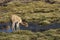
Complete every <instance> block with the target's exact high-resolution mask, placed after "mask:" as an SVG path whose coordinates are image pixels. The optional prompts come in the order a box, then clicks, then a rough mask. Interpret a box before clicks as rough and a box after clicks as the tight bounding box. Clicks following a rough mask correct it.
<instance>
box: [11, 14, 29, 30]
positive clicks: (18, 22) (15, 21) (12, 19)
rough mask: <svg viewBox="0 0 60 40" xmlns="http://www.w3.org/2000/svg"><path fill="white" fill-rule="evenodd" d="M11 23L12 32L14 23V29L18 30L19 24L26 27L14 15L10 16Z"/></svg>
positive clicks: (25, 24) (19, 18)
mask: <svg viewBox="0 0 60 40" xmlns="http://www.w3.org/2000/svg"><path fill="white" fill-rule="evenodd" d="M11 21H12V30H15V23H17V24H16V29H19V24H22V25H24V26H28V24H27V23H24V22H22V19H21V17H19V16H17V15H15V14H14V15H11Z"/></svg>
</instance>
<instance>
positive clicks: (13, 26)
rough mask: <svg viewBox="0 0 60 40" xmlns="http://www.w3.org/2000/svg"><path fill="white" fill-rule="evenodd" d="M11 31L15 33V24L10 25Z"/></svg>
mask: <svg viewBox="0 0 60 40" xmlns="http://www.w3.org/2000/svg"><path fill="white" fill-rule="evenodd" d="M12 30H13V31H15V22H13V23H12Z"/></svg>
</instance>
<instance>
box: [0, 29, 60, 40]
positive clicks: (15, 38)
mask: <svg viewBox="0 0 60 40" xmlns="http://www.w3.org/2000/svg"><path fill="white" fill-rule="evenodd" d="M59 30H60V29H51V30H48V31H44V32H31V31H27V30H20V31H15V32H12V33H4V32H0V40H60V33H59V32H57V31H59Z"/></svg>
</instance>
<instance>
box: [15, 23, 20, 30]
mask: <svg viewBox="0 0 60 40" xmlns="http://www.w3.org/2000/svg"><path fill="white" fill-rule="evenodd" d="M16 29H17V30H19V29H20V27H19V22H18V23H17V27H16Z"/></svg>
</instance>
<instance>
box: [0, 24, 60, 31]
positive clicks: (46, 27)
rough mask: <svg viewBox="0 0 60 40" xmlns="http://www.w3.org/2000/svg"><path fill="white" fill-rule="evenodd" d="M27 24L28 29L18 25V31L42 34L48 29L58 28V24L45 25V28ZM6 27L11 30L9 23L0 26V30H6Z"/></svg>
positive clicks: (59, 25) (59, 26)
mask: <svg viewBox="0 0 60 40" xmlns="http://www.w3.org/2000/svg"><path fill="white" fill-rule="evenodd" d="M28 24H29V26H28V27H24V26H22V25H20V30H30V31H33V32H42V31H46V30H49V29H58V28H60V23H53V24H50V25H46V26H40V25H37V24H35V23H28ZM8 25H9V26H10V29H11V23H4V24H0V29H1V28H2V27H4V28H6V26H8ZM11 31H12V30H11Z"/></svg>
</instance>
